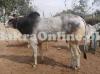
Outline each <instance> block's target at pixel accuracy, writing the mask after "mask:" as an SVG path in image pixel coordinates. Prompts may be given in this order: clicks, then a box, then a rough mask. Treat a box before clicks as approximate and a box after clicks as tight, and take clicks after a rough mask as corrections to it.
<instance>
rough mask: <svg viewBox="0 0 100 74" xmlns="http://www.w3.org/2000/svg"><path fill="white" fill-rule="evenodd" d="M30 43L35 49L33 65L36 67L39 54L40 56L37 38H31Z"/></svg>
mask: <svg viewBox="0 0 100 74" xmlns="http://www.w3.org/2000/svg"><path fill="white" fill-rule="evenodd" d="M30 44H31V46H32V49H33V57H34V63H32V66H33V67H36V66H37V56H38V52H37V49H38V43H37V40H36V39H35V40H30Z"/></svg>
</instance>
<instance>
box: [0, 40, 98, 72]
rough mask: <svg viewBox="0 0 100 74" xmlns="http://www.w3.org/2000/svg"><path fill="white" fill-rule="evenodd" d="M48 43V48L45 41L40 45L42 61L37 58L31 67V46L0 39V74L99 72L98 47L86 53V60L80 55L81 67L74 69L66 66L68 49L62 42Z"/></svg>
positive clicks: (68, 62)
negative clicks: (33, 66) (43, 56)
mask: <svg viewBox="0 0 100 74" xmlns="http://www.w3.org/2000/svg"><path fill="white" fill-rule="evenodd" d="M58 43H60V44H59V45H57V44H58ZM48 45H49V48H48V50H46V45H45V43H44V44H43V45H42V46H43V51H44V55H45V58H44V61H43V62H40V60H39V61H38V63H39V64H38V66H37V68H32V65H31V64H32V62H33V58H32V49H31V48H27V45H26V44H23V42H20V41H13V42H4V41H1V42H0V74H100V49H97V51H96V54H95V55H94V54H91V53H87V56H88V59H87V60H85V59H84V58H83V56H81V69H80V70H79V71H75V70H73V69H71V68H68V67H67V65H68V64H70V50H68V49H67V47H66V44H65V43H64V42H49V44H48ZM58 47H60V48H61V49H57V48H58Z"/></svg>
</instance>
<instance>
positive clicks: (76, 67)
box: [67, 65, 80, 71]
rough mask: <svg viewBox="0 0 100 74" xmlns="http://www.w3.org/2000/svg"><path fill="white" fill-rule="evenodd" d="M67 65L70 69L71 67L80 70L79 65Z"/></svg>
mask: <svg viewBox="0 0 100 74" xmlns="http://www.w3.org/2000/svg"><path fill="white" fill-rule="evenodd" d="M67 67H68V68H71V69H73V70H77V71H79V70H80V67H78V66H73V65H67Z"/></svg>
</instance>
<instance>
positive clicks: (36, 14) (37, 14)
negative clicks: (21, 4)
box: [28, 12, 40, 18]
mask: <svg viewBox="0 0 100 74" xmlns="http://www.w3.org/2000/svg"><path fill="white" fill-rule="evenodd" d="M39 16H40V14H39V13H38V12H31V13H30V14H29V15H28V17H29V18H37V17H39Z"/></svg>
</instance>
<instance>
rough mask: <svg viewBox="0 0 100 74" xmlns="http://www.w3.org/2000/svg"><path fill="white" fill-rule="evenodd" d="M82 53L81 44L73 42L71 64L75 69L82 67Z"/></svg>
mask: <svg viewBox="0 0 100 74" xmlns="http://www.w3.org/2000/svg"><path fill="white" fill-rule="evenodd" d="M80 55H81V51H80V49H79V46H78V45H77V44H71V56H72V58H71V66H72V68H74V69H79V68H80Z"/></svg>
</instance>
